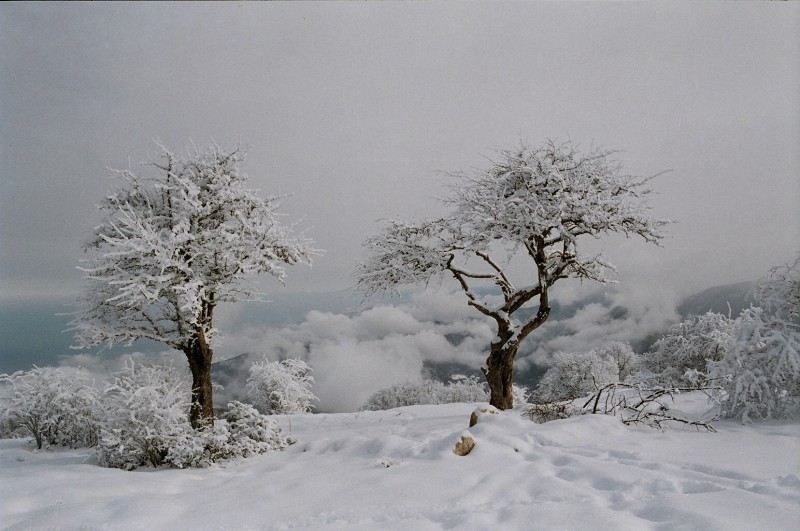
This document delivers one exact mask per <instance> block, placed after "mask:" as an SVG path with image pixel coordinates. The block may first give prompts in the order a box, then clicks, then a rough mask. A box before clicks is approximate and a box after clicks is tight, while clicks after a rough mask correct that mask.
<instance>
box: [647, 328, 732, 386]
mask: <svg viewBox="0 0 800 531" xmlns="http://www.w3.org/2000/svg"><path fill="white" fill-rule="evenodd" d="M735 325H736V323H735V322H734V320H733V319H730V318H729V317H726V316H724V315H722V314H721V313H715V312H708V313H706V314H704V315H698V316H696V317H694V318H692V319H687V320H686V321H684V322H682V323H678V324H676V325H673V326H671V327H670V329H669V331H668V332H667V333H666V334H664V336H662V337H661V338H660V339H659V340H658V341H656V342H655V343H654V344H653V347H652V348H651V350H650V352H648V353H646V354H645V356H644V359H645V363H646V366H647V367H646V368H647V370H648V371H650V372H651V373H652V374H653V378H654V380H655V382H654V383H656V384H658V385H662V386H665V387H680V386H685V385H696V384H702V383H704V382H705V381H706V380H707V377H708V373H709V368H710V366H711V365H712V364H714V363H715V362H718V361H719V360H721V359H722V357H723V356H724V355H725V352H726V351H727V350H728V349H729V348H730V347H731V345H732V344H733V342H734V341H735V338H734V328H735Z"/></svg>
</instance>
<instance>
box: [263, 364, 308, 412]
mask: <svg viewBox="0 0 800 531" xmlns="http://www.w3.org/2000/svg"><path fill="white" fill-rule="evenodd" d="M313 384H314V377H313V376H311V367H309V366H308V365H307V364H306V362H304V361H303V360H301V359H286V360H283V361H269V360H268V359H267V358H266V356H265V357H264V359H263V360H262V361H257V362H255V363H253V365H252V366H251V367H250V376H249V377H248V378H247V398H248V399H249V400H250V401H251V402H252V404H253V405H254V406H255V407H256V409H258V410H259V411H260V412H262V413H264V414H267V415H279V414H292V413H310V412H311V410H312V409H313V408H314V406H313V405H312V404H311V403H312V402H314V401H316V400H318V399H317V397H316V396H314V393H312V392H311V386H312V385H313Z"/></svg>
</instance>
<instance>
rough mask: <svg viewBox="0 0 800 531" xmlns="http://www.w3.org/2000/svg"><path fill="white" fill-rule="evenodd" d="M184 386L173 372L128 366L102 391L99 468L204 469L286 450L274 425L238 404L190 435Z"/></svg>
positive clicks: (185, 386) (284, 439) (187, 399)
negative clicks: (161, 467)
mask: <svg viewBox="0 0 800 531" xmlns="http://www.w3.org/2000/svg"><path fill="white" fill-rule="evenodd" d="M189 396H190V389H189V384H188V382H187V381H186V380H185V379H184V378H183V377H182V376H181V375H180V374H179V373H178V372H177V371H176V370H175V369H174V368H172V367H159V366H155V365H140V364H137V363H134V362H128V363H127V364H126V365H125V367H124V368H123V369H122V370H121V371H120V372H119V373H117V374H116V375H115V377H114V381H113V383H111V384H110V385H109V386H108V387H107V388H106V391H105V398H106V401H105V408H104V410H105V415H104V418H103V421H102V423H101V438H100V444H99V447H98V459H99V462H100V464H101V465H102V466H107V467H112V468H122V469H125V470H132V469H134V468H138V467H140V466H148V465H149V466H154V467H158V466H172V467H176V468H186V467H205V466H209V465H211V464H212V463H216V462H219V461H222V460H226V459H234V458H239V457H249V456H251V455H255V454H262V453H264V452H267V451H269V450H280V449H283V448H285V447H286V446H288V445H289V444H291V442H292V441H291V439H289V438H287V437H284V436H283V435H282V433H281V429H280V426H278V424H277V422H276V421H275V420H274V419H271V418H269V417H267V416H266V415H262V414H261V413H259V412H258V411H256V410H255V409H254V408H253V407H252V406H249V405H247V404H242V403H241V402H232V403H230V404H228V411H227V412H225V413H224V414H223V416H222V418H220V419H216V421H215V422H214V424H213V425H206V426H204V427H203V428H201V429H197V430H195V429H193V428H192V426H191V423H190V421H189V407H190V403H189Z"/></svg>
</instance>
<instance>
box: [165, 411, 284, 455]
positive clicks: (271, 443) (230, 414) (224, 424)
mask: <svg viewBox="0 0 800 531" xmlns="http://www.w3.org/2000/svg"><path fill="white" fill-rule="evenodd" d="M293 442H294V441H293V440H292V439H291V438H289V437H285V436H283V434H282V432H281V429H280V426H278V423H277V421H275V419H273V418H270V417H268V416H266V415H263V414H261V413H259V412H258V411H256V410H255V408H253V407H252V406H250V405H248V404H243V403H241V402H231V403H229V404H228V411H227V412H226V413H225V414H224V416H223V418H221V419H217V420H216V422H215V423H214V425H213V426H206V427H204V428H202V429H200V430H196V431H186V432H184V433H183V434H182V436H181V437H179V438H178V439H176V441H175V443H174V445H173V446H172V447H171V448H169V450H168V452H167V454H166V456H165V462H166V463H167V464H169V465H170V466H174V467H177V468H186V467H207V466H210V465H211V464H213V463H216V462H219V461H223V460H226V459H236V458H242V457H250V456H252V455H257V454H263V453H266V452H268V451H272V450H283V449H284V448H286V447H287V446H289V445H290V444H292V443H293Z"/></svg>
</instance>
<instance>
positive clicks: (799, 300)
mask: <svg viewBox="0 0 800 531" xmlns="http://www.w3.org/2000/svg"><path fill="white" fill-rule="evenodd" d="M754 298H755V300H756V303H757V304H759V305H760V306H761V307H760V308H750V309H747V310H745V311H744V312H742V314H741V316H739V318H738V319H737V320H736V326H735V327H734V331H733V335H734V338H733V342H732V346H731V347H730V348H729V349H728V351H727V352H726V353H725V355H724V356H723V357H722V359H720V360H719V361H718V362H716V363H714V364H713V372H714V374H715V375H716V376H717V377H719V378H721V379H723V381H724V382H725V385H724V387H725V396H724V397H723V400H722V415H723V416H724V417H729V418H738V419H740V420H741V421H742V422H749V421H752V420H762V419H769V418H778V417H783V416H786V415H788V414H789V413H790V412H791V409H792V406H793V405H794V404H795V403H796V402H797V400H798V398H800V324H798V315H800V258H798V259H796V260H795V261H794V263H792V264H788V265H785V266H777V267H773V268H772V269H771V270H770V271H769V273H768V274H767V275H766V276H765V277H764V278H762V279H761V280H759V281H758V283H757V285H756V289H755V290H754Z"/></svg>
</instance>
